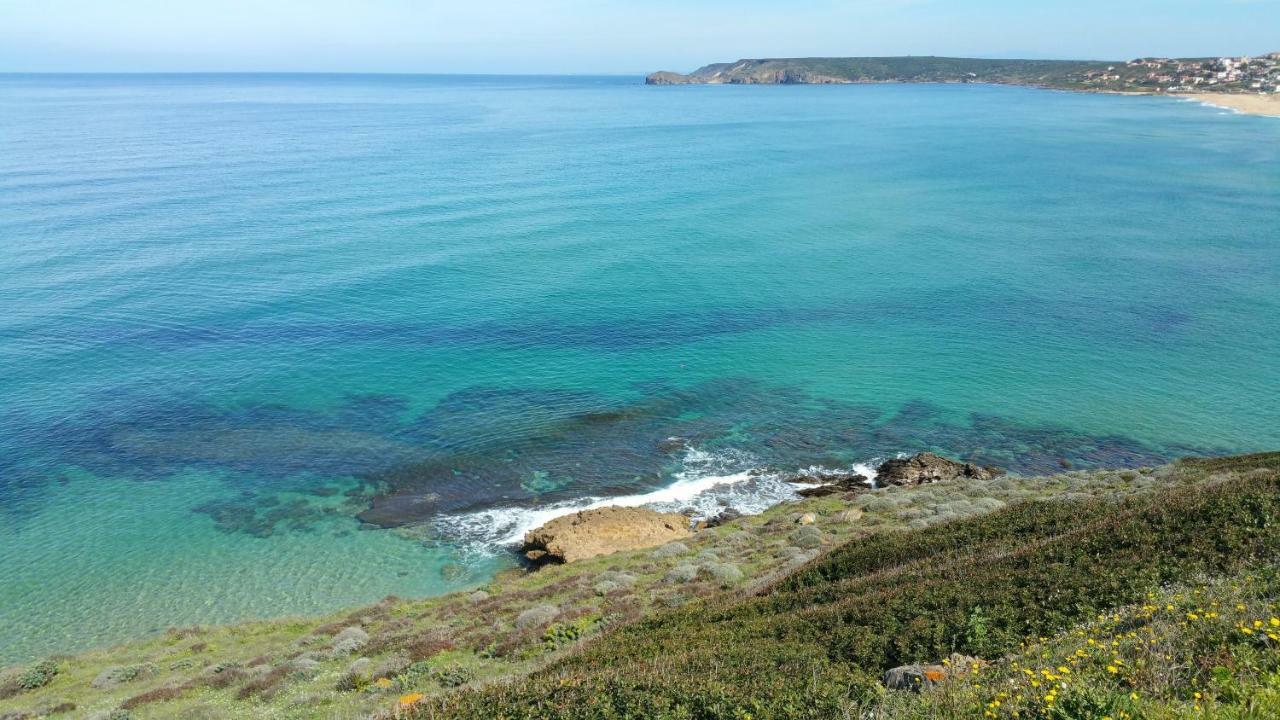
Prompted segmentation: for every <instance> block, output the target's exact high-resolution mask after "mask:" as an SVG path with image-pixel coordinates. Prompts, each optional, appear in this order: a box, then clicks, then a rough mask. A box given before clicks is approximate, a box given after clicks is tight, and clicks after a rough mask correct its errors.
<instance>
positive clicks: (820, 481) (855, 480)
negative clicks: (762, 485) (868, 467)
mask: <svg viewBox="0 0 1280 720" xmlns="http://www.w3.org/2000/svg"><path fill="white" fill-rule="evenodd" d="M787 482H792V483H804V484H806V485H814V484H816V485H817V487H812V488H804V489H803V490H800V491H798V492H797V493H796V494H797V495H799V496H800V497H806V498H812V497H826V496H827V495H835V494H837V493H848V492H863V491H866V490H869V489H870V487H869V486H868V485H867V476H866V475H860V474H858V473H854V472H839V471H834V472H833V471H827V470H819V471H817V472H812V473H805V474H803V475H796V476H795V477H791V478H787Z"/></svg>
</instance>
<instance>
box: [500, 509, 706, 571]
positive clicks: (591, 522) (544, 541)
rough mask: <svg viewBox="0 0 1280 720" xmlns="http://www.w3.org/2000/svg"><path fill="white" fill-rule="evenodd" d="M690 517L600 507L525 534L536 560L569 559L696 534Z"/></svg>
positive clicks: (527, 548) (530, 554)
mask: <svg viewBox="0 0 1280 720" xmlns="http://www.w3.org/2000/svg"><path fill="white" fill-rule="evenodd" d="M692 534H693V533H692V531H691V530H690V529H689V518H688V517H685V516H684V515H680V514H678V513H660V512H656V511H654V510H648V509H645V508H620V507H610V508H599V509H597V510H583V511H582V512H577V513H574V514H572V515H565V516H564V517H558V518H556V519H554V520H552V521H551V522H549V523H547V524H546V525H543V526H542V527H540V528H538V529H536V530H531V531H529V532H528V533H526V534H525V536H524V547H522V548H521V550H520V551H521V552H522V553H524V556H525V557H526V558H528V559H529V560H530V561H532V562H535V563H548V562H557V563H566V562H574V561H575V560H582V559H584V558H589V557H595V556H596V555H608V554H610V553H615V552H619V551H621V550H635V549H637V548H647V547H654V546H656V545H665V544H666V543H669V542H672V541H673V540H680V539H683V538H687V537H689V536H690V535H692Z"/></svg>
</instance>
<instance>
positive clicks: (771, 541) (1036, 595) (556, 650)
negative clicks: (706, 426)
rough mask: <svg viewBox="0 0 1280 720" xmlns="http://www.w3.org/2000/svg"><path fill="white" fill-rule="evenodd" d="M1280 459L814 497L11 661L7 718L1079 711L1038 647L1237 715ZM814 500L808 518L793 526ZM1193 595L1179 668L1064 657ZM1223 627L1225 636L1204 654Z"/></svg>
mask: <svg viewBox="0 0 1280 720" xmlns="http://www.w3.org/2000/svg"><path fill="white" fill-rule="evenodd" d="M1278 471H1280V454H1275V455H1263V456H1250V457H1242V458H1224V459H1215V460H1191V461H1183V462H1181V463H1178V464H1175V465H1172V466H1165V467H1161V468H1154V469H1152V468H1144V469H1141V470H1132V471H1130V470H1126V471H1099V472H1068V473H1063V474H1060V475H1056V476H1052V477H1043V478H1018V477H1001V478H995V479H992V480H983V481H976V480H974V481H957V482H952V483H938V484H933V485H923V486H916V487H896V488H886V489H882V490H876V491H871V492H862V493H848V494H843V495H833V496H828V497H823V498H814V499H809V500H804V501H801V502H797V503H789V504H785V505H782V506H779V507H776V508H773V509H771V510H770V511H768V512H766V513H764V514H762V515H759V516H753V517H745V518H740V519H738V520H734V521H732V522H729V523H726V524H725V525H722V526H719V527H715V528H709V529H707V530H703V531H701V532H699V533H697V534H696V535H695V536H694V537H693V538H691V539H689V540H687V541H685V542H683V543H672V544H671V545H668V546H664V547H662V548H658V549H652V550H642V551H634V552H628V553H619V554H616V555H612V556H607V557H600V558H593V559H590V560H585V561H581V562H577V563H572V564H569V565H563V566H549V567H546V568H544V569H542V570H539V571H537V572H531V573H526V572H522V571H513V572H510V573H507V574H505V575H503V576H501V577H499V578H497V579H495V581H493V582H492V583H490V584H489V585H487V586H485V587H484V588H483V589H482V590H477V591H473V592H467V593H458V594H454V595H450V596H447V597H440V598H429V599H425V600H401V599H397V598H388V599H386V600H384V601H383V602H381V603H378V604H376V605H372V606H368V607H364V608H360V609H357V610H353V611H350V612H346V613H342V614H339V615H335V616H331V617H327V618H314V619H292V620H278V621H272V622H260V623H248V624H241V625H235V626H227V627H217V628H188V629H180V630H172V631H170V632H168V633H166V634H164V635H162V636H160V637H156V638H152V639H150V640H145V641H140V642H135V643H129V644H126V645H123V646H120V647H116V648H111V649H106V650H101V651H96V652H91V653H85V654H81V655H77V656H74V657H60V658H52V659H51V660H49V661H45V662H41V663H33V664H32V665H31V666H28V667H22V668H13V669H10V670H8V671H4V672H0V716H3V715H5V714H6V713H15V714H16V716H21V714H22V713H26V714H30V715H32V716H42V715H49V714H53V713H54V712H55V711H57V712H59V713H60V712H65V711H67V710H68V709H70V708H71V707H74V708H75V709H76V711H77V713H78V715H75V716H76V717H79V716H84V717H95V718H106V717H109V716H110V714H111V713H127V716H128V717H130V718H134V719H135V720H146V719H147V718H170V717H189V718H224V717H245V718H311V717H367V716H369V715H371V714H374V715H380V716H385V717H395V716H402V717H403V716H418V717H431V718H435V717H441V718H443V717H455V716H456V717H477V718H480V717H483V718H496V717H504V716H505V717H509V718H535V717H566V718H614V717H633V718H740V719H741V718H772V717H779V718H780V717H813V718H828V717H844V716H845V714H846V713H848V714H849V716H851V717H858V716H862V715H867V714H870V715H868V716H872V717H912V718H915V717H920V718H924V717H938V718H960V717H974V716H975V713H976V716H981V715H982V712H985V711H991V712H995V711H996V710H998V709H999V708H1008V707H1019V708H1025V709H1024V710H1020V711H1019V712H1020V713H1022V714H1020V715H1019V717H1064V718H1065V717H1074V716H1070V715H1059V716H1053V715H1047V714H1042V715H1034V714H1026V713H1030V712H1031V711H1032V709H1034V708H1041V709H1042V705H1035V704H1034V703H1033V702H1032V701H1031V700H1029V699H1028V698H1030V697H1031V696H1030V695H1028V694H1027V693H1026V688H1025V687H1018V688H1015V687H1014V686H1013V685H1010V684H1009V683H1010V682H1011V681H1020V680H1019V678H1020V677H1025V675H1023V674H1022V673H1021V670H1022V669H1025V668H1028V667H1033V668H1034V669H1035V670H1037V671H1038V670H1039V669H1042V667H1048V664H1047V662H1048V660H1045V659H1044V658H1042V657H1041V656H1042V655H1045V654H1046V653H1047V654H1048V657H1049V658H1051V659H1052V662H1053V663H1055V664H1054V665H1053V667H1055V668H1056V667H1057V665H1063V666H1064V667H1068V668H1076V669H1075V670H1072V672H1073V673H1074V675H1075V676H1079V678H1080V680H1081V681H1082V682H1080V683H1078V684H1071V683H1072V682H1075V680H1074V679H1073V680H1072V681H1070V682H1069V683H1068V688H1064V689H1060V694H1055V700H1057V699H1061V700H1062V702H1063V703H1067V702H1068V701H1069V702H1072V703H1075V702H1085V700H1083V699H1077V698H1076V694H1077V693H1079V694H1082V697H1083V696H1084V695H1087V696H1088V698H1092V699H1089V700H1088V702H1095V701H1096V702H1098V703H1104V704H1105V703H1110V702H1112V701H1113V700H1114V704H1115V707H1117V708H1119V709H1124V710H1125V712H1129V713H1130V714H1131V715H1132V716H1133V717H1164V716H1166V715H1167V716H1171V717H1172V716H1177V715H1176V712H1175V711H1177V712H1180V710H1178V709H1179V708H1183V705H1184V704H1185V703H1186V702H1187V698H1188V697H1192V696H1190V695H1189V694H1188V688H1191V687H1195V688H1198V690H1196V691H1198V692H1201V694H1202V698H1200V699H1202V700H1204V705H1203V706H1202V707H1203V708H1214V710H1213V712H1224V713H1225V712H1227V710H1226V709H1228V708H1229V709H1231V710H1232V711H1235V710H1239V709H1241V708H1243V707H1245V706H1246V704H1247V703H1250V702H1256V698H1257V697H1259V692H1261V690H1260V688H1263V687H1272V688H1273V689H1272V693H1273V696H1274V691H1275V686H1276V685H1277V683H1276V681H1275V679H1274V671H1275V667H1274V666H1273V665H1272V664H1269V663H1271V658H1273V657H1274V656H1273V655H1269V654H1268V651H1269V649H1270V647H1271V646H1269V645H1266V644H1265V643H1261V638H1259V637H1257V636H1250V635H1248V634H1246V633H1243V631H1242V630H1241V629H1240V628H1239V627H1237V624H1238V623H1244V622H1245V621H1247V622H1248V623H1249V626H1250V628H1249V629H1252V627H1251V626H1252V623H1253V622H1254V621H1255V620H1261V621H1262V622H1263V623H1264V625H1265V624H1268V623H1269V622H1270V617H1271V615H1272V614H1276V613H1275V612H1274V611H1273V610H1270V609H1269V608H1272V606H1273V605H1274V600H1275V593H1274V592H1273V590H1274V589H1275V588H1276V587H1277V585H1280V583H1277V582H1276V581H1275V580H1274V577H1275V572H1274V567H1273V564H1274V561H1273V560H1271V558H1274V557H1276V550H1280V529H1278V528H1280V526H1278V525H1277V524H1276V523H1275V519H1276V517H1277V515H1276V511H1277V509H1278V508H1277V506H1278V505H1280V498H1278V497H1277V493H1276V491H1277V489H1280V487H1278V486H1280V479H1278ZM802 513H812V514H813V515H814V516H815V517H816V520H817V521H816V523H815V524H813V525H798V524H797V522H796V521H797V519H798V518H799V517H800V515H801V514H802ZM1269 563H1270V564H1269ZM1250 575H1252V576H1253V577H1254V578H1255V579H1254V580H1246V578H1247V577H1249V576H1250ZM1224 578H1226V579H1224ZM1197 591H1199V592H1200V593H1201V594H1202V595H1204V596H1205V597H1208V595H1209V594H1213V598H1214V601H1216V602H1218V603H1219V606H1222V607H1225V604H1226V603H1227V602H1228V601H1230V605H1231V608H1235V607H1236V606H1237V605H1243V606H1244V608H1245V609H1244V610H1234V609H1232V610H1231V611H1230V612H1226V611H1224V610H1221V609H1219V610H1214V611H1213V612H1218V613H1219V615H1218V616H1215V617H1214V618H1213V621H1214V622H1213V623H1207V622H1206V623H1203V624H1200V625H1197V626H1196V629H1197V631H1198V632H1204V633H1206V634H1205V635H1204V636H1203V638H1201V639H1200V640H1197V641H1196V642H1195V643H1190V642H1187V643H1183V642H1182V641H1181V640H1180V638H1181V637H1183V636H1184V635H1185V633H1183V634H1179V631H1177V630H1176V628H1177V622H1178V621H1179V620H1178V615H1177V613H1174V612H1172V611H1168V612H1166V611H1160V612H1156V613H1152V614H1150V622H1151V626H1152V630H1153V631H1154V632H1155V633H1156V635H1157V636H1158V637H1161V638H1165V639H1164V640H1162V641H1161V642H1164V643H1165V646H1168V647H1169V648H1170V650H1169V651H1168V652H1167V653H1166V654H1169V655H1170V656H1171V657H1175V658H1180V659H1178V660H1177V662H1176V663H1175V664H1174V665H1171V666H1170V667H1169V669H1167V670H1164V671H1160V672H1156V673H1154V674H1153V675H1152V677H1154V676H1155V675H1160V676H1161V677H1164V678H1166V680H1162V681H1159V682H1157V681H1155V680H1150V679H1148V678H1147V676H1146V675H1142V674H1135V675H1133V676H1132V678H1130V677H1129V676H1128V675H1125V676H1123V677H1120V675H1119V674H1116V676H1115V677H1112V673H1110V672H1108V671H1107V669H1106V667H1107V666H1106V665H1100V666H1098V667H1100V668H1101V669H1100V670H1099V669H1098V667H1095V665H1096V663H1097V662H1101V660H1104V659H1105V660H1114V659H1115V658H1114V657H1113V658H1101V656H1100V655H1099V656H1098V657H1092V656H1090V659H1089V662H1087V663H1086V662H1085V660H1084V659H1079V660H1078V661H1077V664H1074V665H1072V664H1068V663H1069V662H1070V659H1069V658H1067V657H1066V656H1067V655H1070V654H1072V653H1075V652H1076V650H1077V649H1079V643H1078V642H1077V641H1078V640H1079V638H1080V636H1079V635H1077V634H1076V633H1080V632H1084V633H1086V634H1090V636H1091V637H1093V638H1094V639H1095V640H1096V641H1098V642H1101V641H1102V640H1103V638H1104V636H1105V637H1106V638H1115V639H1117V641H1118V642H1121V643H1123V642H1125V641H1126V638H1125V637H1120V635H1119V633H1121V629H1123V632H1124V633H1128V632H1130V631H1133V632H1136V633H1139V634H1138V636H1137V637H1138V638H1142V637H1144V636H1142V635H1141V632H1142V631H1141V630H1140V629H1139V628H1138V627H1137V626H1133V627H1131V625H1132V622H1133V618H1137V617H1139V616H1141V615H1142V613H1143V612H1144V611H1143V609H1142V608H1143V607H1144V606H1145V605H1158V606H1160V607H1164V605H1165V604H1173V605H1174V606H1175V607H1176V608H1178V609H1179V611H1182V610H1184V609H1186V610H1187V611H1189V612H1196V614H1197V616H1198V617H1204V615H1203V614H1201V613H1199V612H1197V611H1195V610H1194V608H1195V607H1200V606H1201V605H1204V606H1205V607H1206V608H1208V607H1212V606H1209V605H1205V603H1203V602H1200V604H1195V603H1196V602H1199V601H1193V600H1191V598H1193V597H1195V593H1196V592H1197ZM1175 596H1180V597H1182V598H1183V599H1182V600H1178V601H1174V600H1173V599H1172V598H1174V597H1175ZM1153 598H1154V599H1153ZM1157 600H1158V601H1159V602H1157ZM1184 615H1185V613H1184ZM1099 616H1104V619H1102V620H1100V619H1099ZM1114 617H1119V618H1120V619H1119V620H1112V619H1109V618H1114ZM1184 619H1185V618H1184ZM1187 622H1190V621H1189V620H1188V621H1187ZM1263 629H1266V628H1263ZM1213 633H1221V636H1222V638H1229V639H1230V640H1231V644H1228V645H1223V647H1229V648H1230V652H1231V654H1230V656H1222V655H1221V654H1219V655H1213V653H1211V652H1209V651H1208V650H1206V648H1211V647H1212V646H1213V643H1214V642H1217V641H1218V640H1217V638H1218V636H1217V635H1214V634H1213ZM1264 636H1265V633H1264ZM1042 637H1043V638H1046V639H1045V640H1041V639H1040V638H1042ZM1148 637H1149V636H1148ZM1250 637H1252V639H1251V640H1247V641H1246V639H1245V638H1250ZM1133 639H1134V638H1128V640H1133ZM1267 640H1268V641H1269V640H1270V638H1269V637H1267ZM1108 642H1110V639H1108ZM1223 642H1226V641H1225V640H1223ZM1250 643H1252V645H1251V644H1250ZM1260 643H1261V644H1260ZM1175 646H1176V648H1177V649H1176V651H1175V650H1174V647H1175ZM1250 647H1252V648H1253V649H1252V650H1249V649H1248V648H1250ZM1125 648H1127V649H1125ZM1125 648H1121V649H1124V651H1125V652H1126V653H1129V654H1126V655H1123V656H1119V655H1117V656H1116V657H1120V658H1121V659H1122V660H1124V661H1125V662H1126V663H1127V664H1128V666H1129V667H1135V668H1136V667H1138V665H1137V664H1136V663H1137V662H1138V660H1139V659H1140V658H1139V655H1138V654H1137V653H1139V646H1138V645H1136V644H1133V645H1132V646H1125ZM952 652H962V653H967V654H969V655H975V656H978V657H981V658H984V659H985V660H986V661H988V663H987V664H986V665H984V666H981V667H980V669H979V672H978V674H976V675H972V676H965V678H964V679H962V680H951V681H948V682H947V683H945V684H943V685H942V686H940V687H939V688H937V689H935V690H933V691H930V692H926V693H921V694H918V695H917V694H912V693H898V692H891V693H886V692H885V691H884V690H883V688H882V687H881V685H880V683H879V680H880V675H881V673H882V672H883V671H884V670H885V669H887V668H889V667H892V666H894V665H899V664H904V663H910V662H920V661H924V662H932V661H938V660H940V659H942V658H945V657H947V656H948V655H949V654H950V653H952ZM1179 653H1180V654H1179ZM1206 653H1208V654H1206ZM1033 656H1034V657H1035V658H1036V659H1035V661H1034V662H1032V657H1033ZM1095 661H1096V662H1095ZM1015 662H1016V663H1018V664H1017V665H1015V664H1014V663H1015ZM1170 662H1173V661H1170ZM1188 663H1191V664H1193V665H1195V668H1197V669H1196V670H1194V671H1190V670H1186V669H1185V668H1186V667H1187V665H1188ZM1117 667H1118V666H1117ZM1145 667H1154V665H1152V664H1150V663H1149V664H1148V665H1147V666H1145ZM1218 667H1221V668H1225V669H1224V670H1217V669H1216V668H1218ZM1098 673H1102V674H1098ZM1269 673H1270V674H1269ZM37 676H39V678H40V679H39V680H38V681H37V680H36V678H37ZM1073 678H1074V676H1073ZM1126 678H1128V679H1126ZM1084 680H1088V682H1083V681H1084ZM1000 683H1004V684H1005V685H1008V686H1009V687H1008V688H1005V687H1004V686H1001V688H1000V689H999V690H993V688H995V686H996V685H997V684H1000ZM1161 683H1163V684H1161ZM1267 683H1271V685H1270V686H1268V685H1267ZM999 692H1005V693H1006V695H1007V697H1006V698H999V697H998V693H999ZM1132 692H1137V693H1138V695H1139V700H1136V701H1134V700H1125V699H1124V698H1128V696H1129V693H1132ZM1211 692H1212V695H1211V694H1210V693H1211ZM1108 693H1110V694H1108ZM1014 694H1021V695H1022V696H1023V698H1022V699H1021V700H1016V701H1011V700H1010V698H1012V697H1013V695H1014ZM1113 695H1114V697H1113ZM1108 698H1110V699H1108ZM1242 698H1243V699H1242ZM997 699H998V700H1000V702H1001V705H999V706H996V708H995V709H991V708H988V707H987V706H988V704H989V703H991V702H993V701H995V700H997ZM1193 699H1194V698H1193ZM1210 701H1212V702H1210ZM1126 703H1127V704H1126ZM1134 703H1137V704H1134ZM1102 706H1103V705H1098V707H1102ZM1059 707H1066V705H1065V704H1060V705H1059ZM1090 707H1092V706H1090ZM1108 707H1110V706H1109V705H1108ZM59 708H60V709H59ZM975 708H977V710H975ZM1135 708H1136V709H1135ZM1170 708H1173V710H1169V712H1171V713H1174V714H1173V715H1169V713H1165V715H1161V714H1159V713H1160V712H1164V711H1165V710H1167V709H1170ZM1036 711H1037V712H1039V711H1040V710H1036ZM1139 711H1140V712H1141V713H1143V714H1142V715H1134V714H1133V713H1135V712H1139ZM1206 711H1207V710H1206ZM1001 712H1004V711H1001ZM948 713H950V714H948ZM122 716H123V715H122ZM1221 716H1222V717H1235V716H1231V715H1226V714H1223V715H1221ZM1238 716H1239V717H1249V716H1248V715H1238ZM997 717H1012V715H1009V714H1007V713H1006V714H1005V715H1000V714H998V713H997ZM1114 717H1116V718H1118V717H1119V716H1118V715H1117V716H1114ZM1258 717H1263V715H1258Z"/></svg>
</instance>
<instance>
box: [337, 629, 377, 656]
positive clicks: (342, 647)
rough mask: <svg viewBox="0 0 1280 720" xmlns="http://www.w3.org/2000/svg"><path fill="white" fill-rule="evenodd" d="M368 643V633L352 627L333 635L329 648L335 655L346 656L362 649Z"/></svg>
mask: <svg viewBox="0 0 1280 720" xmlns="http://www.w3.org/2000/svg"><path fill="white" fill-rule="evenodd" d="M368 642H369V633H367V632H365V631H364V628H361V627H357V626H354V625H353V626H351V627H348V628H344V629H343V630H342V631H341V632H339V633H338V634H337V635H334V636H333V643H332V645H330V647H331V648H332V649H333V653H334V654H335V655H347V654H350V653H353V652H355V651H356V650H359V649H360V648H362V647H364V646H365V645H366V644H367V643H368Z"/></svg>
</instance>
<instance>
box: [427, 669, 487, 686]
mask: <svg viewBox="0 0 1280 720" xmlns="http://www.w3.org/2000/svg"><path fill="white" fill-rule="evenodd" d="M475 676H476V672H475V670H472V669H471V668H469V667H463V666H461V665H454V666H451V667H447V668H441V669H439V670H435V671H433V672H432V673H431V677H432V678H433V679H434V680H435V681H436V682H438V683H440V685H441V687H447V688H455V687H459V686H461V685H466V684H467V683H469V682H471V681H472V680H474V679H475Z"/></svg>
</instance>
